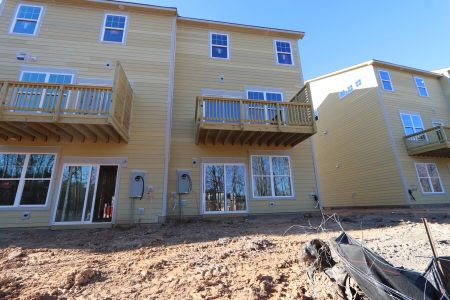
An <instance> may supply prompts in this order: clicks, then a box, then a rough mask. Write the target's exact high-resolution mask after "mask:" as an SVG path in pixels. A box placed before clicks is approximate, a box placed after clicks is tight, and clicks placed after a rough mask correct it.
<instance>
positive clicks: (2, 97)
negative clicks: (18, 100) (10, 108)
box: [0, 82, 9, 112]
mask: <svg viewBox="0 0 450 300" xmlns="http://www.w3.org/2000/svg"><path fill="white" fill-rule="evenodd" d="M8 89H9V84H8V82H3V85H2V88H1V89H0V112H1V111H3V105H5V104H6V97H7V96H8Z"/></svg>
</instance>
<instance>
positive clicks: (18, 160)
mask: <svg viewBox="0 0 450 300" xmlns="http://www.w3.org/2000/svg"><path fill="white" fill-rule="evenodd" d="M54 165H55V155H54V154H25V153H23V154H22V153H0V208H1V207H20V206H44V205H45V204H46V203H47V198H48V192H49V188H50V182H51V178H52V173H53V168H54Z"/></svg>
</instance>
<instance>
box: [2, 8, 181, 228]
mask: <svg viewBox="0 0 450 300" xmlns="http://www.w3.org/2000/svg"><path fill="white" fill-rule="evenodd" d="M27 3H39V4H42V5H44V6H45V12H44V15H43V16H42V24H41V27H40V29H39V33H38V36H37V37H30V36H22V35H9V34H8V32H9V27H10V21H11V20H12V15H13V14H14V13H15V10H16V7H17V4H18V1H15V0H8V1H6V5H5V9H4V11H3V14H2V17H1V18H0V53H2V55H1V56H0V65H1V71H0V78H1V79H9V80H17V79H18V76H19V73H20V69H21V67H34V66H36V67H51V68H67V69H73V70H75V71H76V72H77V76H78V77H83V78H98V79H110V80H112V79H113V76H114V69H111V70H109V69H107V68H106V67H105V66H104V64H105V62H106V61H113V62H114V61H116V60H119V61H120V62H121V64H122V66H123V67H124V69H125V72H126V74H127V76H128V78H129V80H130V82H131V84H132V86H133V90H134V92H135V97H134V102H133V111H132V117H131V130H130V141H129V143H128V144H115V143H111V144H106V143H101V142H99V143H79V142H74V143H62V142H61V143H57V142H37V141H36V142H11V141H8V142H5V141H4V140H1V141H0V147H1V146H12V145H15V146H57V147H59V148H60V154H61V156H60V158H61V157H67V156H77V157H126V158H128V164H127V166H126V167H125V168H122V169H121V178H120V189H119V190H120V193H119V195H118V196H119V199H118V210H117V219H116V222H117V223H128V222H129V220H130V207H131V203H130V198H128V189H129V180H130V172H131V170H133V169H138V170H146V171H148V173H149V182H148V184H149V185H153V186H154V187H155V188H156V191H155V192H154V193H152V194H151V195H146V196H145V197H144V199H143V200H142V201H139V200H138V201H136V208H138V207H143V208H145V214H144V215H143V216H140V218H141V222H143V223H144V222H156V221H157V216H159V215H161V214H162V198H163V196H162V195H163V174H164V154H165V138H166V135H165V128H166V116H167V99H168V90H169V61H170V49H171V43H170V42H171V31H172V21H173V17H172V16H163V15H158V14H150V13H149V12H148V11H146V12H144V13H139V12H137V11H136V10H135V9H133V10H132V11H120V10H118V12H119V13H121V14H126V15H128V17H129V19H128V21H129V24H128V34H127V40H126V45H113V44H107V43H101V42H99V38H100V32H101V28H102V25H103V24H102V23H103V19H104V13H105V11H108V12H115V9H114V8H117V6H112V5H107V6H105V5H104V4H102V5H96V4H92V5H89V4H86V3H84V4H80V3H78V2H77V3H78V4H74V2H73V1H58V2H55V1H27ZM66 3H70V5H69V4H66ZM19 51H26V52H28V53H29V54H30V55H31V56H36V57H38V60H37V62H33V63H31V62H30V63H26V62H18V61H17V60H16V53H17V52H19ZM55 180H56V181H55V183H54V185H53V186H54V188H55V189H56V188H57V187H58V184H59V178H56V177H55ZM55 189H54V190H53V191H51V193H52V197H51V203H50V205H49V207H52V206H53V204H54V200H55V198H56V190H55ZM50 210H51V209H50V208H49V209H47V210H37V211H34V210H32V209H19V210H17V211H7V210H1V209H0V220H2V221H1V222H0V227H19V226H47V225H48V222H49V219H50ZM25 211H27V212H28V211H30V212H31V219H30V221H22V220H21V217H22V213H23V212H25ZM137 219H138V216H137V215H136V220H137Z"/></svg>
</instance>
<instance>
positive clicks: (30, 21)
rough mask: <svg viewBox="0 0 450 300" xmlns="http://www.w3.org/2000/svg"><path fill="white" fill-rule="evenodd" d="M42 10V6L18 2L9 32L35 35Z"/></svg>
mask: <svg viewBox="0 0 450 300" xmlns="http://www.w3.org/2000/svg"><path fill="white" fill-rule="evenodd" d="M0 5H1V4H0ZM43 10H44V9H43V7H42V6H36V5H24V4H20V5H19V6H18V7H17V11H16V15H15V17H14V21H13V23H12V26H11V30H10V32H11V33H16V34H25V35H36V33H37V30H38V27H39V23H40V19H41V15H42V11H43Z"/></svg>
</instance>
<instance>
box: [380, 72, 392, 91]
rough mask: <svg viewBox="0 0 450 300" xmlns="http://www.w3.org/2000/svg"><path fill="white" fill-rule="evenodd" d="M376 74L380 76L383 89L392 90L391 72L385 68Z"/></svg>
mask: <svg viewBox="0 0 450 300" xmlns="http://www.w3.org/2000/svg"><path fill="white" fill-rule="evenodd" d="M378 75H379V76H380V80H381V85H382V86H383V90H385V91H389V92H393V91H394V85H393V84H392V80H391V74H390V73H389V72H388V71H385V70H379V71H378Z"/></svg>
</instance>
